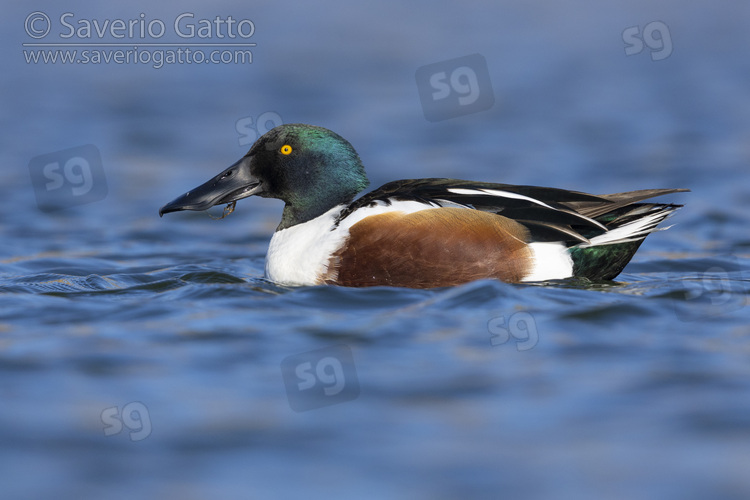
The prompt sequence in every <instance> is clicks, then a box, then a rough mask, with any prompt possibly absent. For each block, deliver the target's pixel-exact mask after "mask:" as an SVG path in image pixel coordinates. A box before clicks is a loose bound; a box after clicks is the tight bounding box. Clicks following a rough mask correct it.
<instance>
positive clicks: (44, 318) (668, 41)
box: [0, 0, 750, 499]
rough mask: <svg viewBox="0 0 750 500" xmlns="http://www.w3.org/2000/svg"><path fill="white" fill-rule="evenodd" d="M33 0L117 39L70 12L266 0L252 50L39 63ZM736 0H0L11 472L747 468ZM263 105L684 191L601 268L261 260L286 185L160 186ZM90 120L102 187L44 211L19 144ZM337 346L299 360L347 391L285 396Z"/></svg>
mask: <svg viewBox="0 0 750 500" xmlns="http://www.w3.org/2000/svg"><path fill="white" fill-rule="evenodd" d="M33 12H41V13H44V14H45V15H47V16H48V18H49V19H50V20H51V30H50V32H49V33H48V34H47V36H46V37H44V38H43V39H41V41H42V42H55V43H59V42H71V41H75V42H85V43H90V42H98V43H104V42H121V40H118V39H114V38H112V37H111V36H105V37H104V38H102V39H99V38H98V37H97V36H96V34H94V35H92V38H91V39H78V38H79V37H77V36H74V37H72V38H70V39H63V38H61V36H60V35H61V34H64V33H65V32H66V29H65V27H64V26H63V25H61V23H60V21H59V20H60V16H61V15H62V14H64V13H67V12H70V13H72V14H73V16H70V17H68V18H66V19H68V22H69V23H72V24H74V25H75V26H76V27H79V26H80V25H79V24H77V23H78V22H79V21H80V20H90V21H91V20H97V21H98V22H99V23H103V22H104V20H115V19H123V20H126V21H127V20H138V19H141V17H139V16H140V15H141V14H144V16H143V19H144V20H145V22H148V21H151V20H155V19H159V20H163V22H164V24H165V26H166V28H167V34H166V35H165V36H164V37H163V38H161V39H159V40H157V41H158V42H180V43H182V42H185V40H181V39H179V37H175V36H174V33H173V30H172V23H173V22H174V20H175V19H176V18H177V17H178V16H179V15H180V14H182V13H192V14H194V17H193V18H188V19H192V20H193V21H194V23H196V24H197V22H198V20H200V19H209V20H213V19H215V18H216V17H217V16H218V17H219V18H222V19H226V18H227V17H228V16H232V17H233V18H234V19H236V20H241V19H249V20H252V22H253V23H254V26H255V33H254V34H253V35H252V37H250V38H249V39H248V40H247V41H249V42H251V43H255V44H257V45H256V46H254V47H252V63H251V64H240V63H237V64H234V63H230V64H187V63H185V64H165V65H164V66H163V67H161V68H159V69H156V68H154V67H153V65H152V64H133V63H131V64H115V63H109V64H105V63H102V64H63V63H61V62H58V63H56V64H52V63H48V64H44V63H37V64H34V63H27V62H26V61H27V59H26V57H28V54H29V53H30V52H33V51H36V50H40V49H38V48H33V47H24V46H22V44H24V43H34V42H37V43H38V42H39V41H40V39H34V38H32V36H30V35H29V34H28V33H27V31H26V30H25V21H26V20H27V19H28V18H29V15H30V14H31V13H33ZM43 22H44V21H43V20H42V21H37V24H33V26H32V28H33V29H36V30H40V29H43V28H44V25H43ZM39 23H42V24H39ZM654 23H657V24H654ZM659 23H660V24H659ZM749 23H750V5H749V4H747V2H743V1H740V0H735V1H731V0H728V1H725V2H709V1H706V0H698V1H696V2H690V3H689V4H688V3H685V2H678V1H676V0H661V1H657V2H647V1H644V0H636V1H632V0H629V1H618V2H590V1H573V2H565V3H558V2H541V3H540V2H535V3H528V2H521V1H503V2H498V3H497V4H494V5H490V4H488V3H487V2H471V1H469V2H461V3H452V2H412V3H403V2H380V3H379V4H378V5H377V6H369V7H364V6H361V5H353V4H351V3H347V2H332V1H331V2H322V3H320V2H319V3H314V4H309V5H308V4H303V3H287V2H253V3H250V4H248V3H247V2H235V1H217V2H212V3H211V4H210V5H208V4H205V3H199V2H193V1H186V2H180V3H172V4H170V5H161V4H155V3H153V2H143V1H139V0H136V1H134V2H128V3H127V4H125V3H123V4H120V5H107V4H102V3H99V4H97V3H94V2H81V1H72V2H71V1H69V2H66V3H65V4H59V3H57V2H48V1H44V2H37V3H36V4H33V5H31V4H25V5H23V6H22V5H21V4H15V5H6V6H5V8H4V15H3V16H2V19H1V20H0V26H2V35H0V37H2V44H1V46H0V51H1V52H0V54H2V60H3V62H4V64H3V66H4V71H3V72H2V73H3V76H2V77H0V89H1V92H0V102H2V110H3V112H2V114H0V127H1V128H2V134H0V144H1V145H2V147H0V161H1V164H2V184H0V195H1V196H0V203H1V204H2V211H0V228H2V235H3V236H2V239H0V401H2V403H0V485H1V486H2V491H3V498H49V497H51V496H53V495H54V496H55V497H56V498H89V497H94V496H97V497H101V496H105V497H107V498H132V497H139V498H147V497H150V498H167V497H168V498H177V497H180V498H271V497H273V498H298V497H303V496H304V497H308V498H313V497H314V498H319V497H326V498H331V497H333V498H340V497H358V498H359V497H362V498H386V497H389V498H430V499H434V498H456V497H467V498H497V497H514V498H549V497H554V498H575V499H580V498H602V497H606V498H634V497H638V498H654V499H657V498H658V499H664V498H680V499H689V498H696V499H697V498H748V495H750V480H749V479H748V477H749V476H748V467H749V465H748V464H750V445H749V444H748V443H749V442H750V379H749V377H750V362H749V361H750V327H748V323H749V321H748V320H749V319H750V314H749V313H748V311H750V308H748V307H747V296H748V289H749V288H750V286H749V285H748V253H749V250H748V247H749V246H750V238H749V237H748V232H747V227H748V210H747V207H748V203H749V202H750V169H749V168H748V167H749V163H750V90H749V89H750V87H749V86H748V82H749V81H750V59H748V57H747V54H748V49H750V35H748V32H747V26H748V24H749ZM27 27H28V24H27ZM125 41H126V42H127V43H128V44H131V45H132V46H137V45H138V43H141V44H142V43H143V42H144V41H143V40H135V41H132V40H130V39H126V40H125ZM234 41H236V40H234ZM188 42H193V43H225V42H227V39H226V38H224V39H221V38H219V37H218V35H217V34H216V33H214V34H213V35H212V36H211V37H210V38H206V39H203V38H197V37H195V38H194V39H191V40H188ZM639 43H640V45H639ZM130 48H131V46H130V45H128V47H126V49H130ZM77 49H78V50H81V48H77ZM24 50H26V51H27V52H26V53H24ZM138 50H146V48H145V47H142V46H141V47H139V49H138ZM626 51H627V52H626ZM477 53H478V54H481V55H482V56H483V57H484V59H485V60H486V63H487V68H488V73H489V79H490V81H491V86H492V90H493V94H494V105H492V106H491V108H490V109H488V110H485V111H481V112H476V113H471V114H467V115H463V116H456V117H453V118H449V119H445V120H442V121H436V122H430V121H428V120H426V119H425V115H424V112H423V108H422V105H421V103H420V96H419V88H418V86H417V82H416V80H415V73H416V71H417V69H418V68H420V67H423V66H425V65H429V64H434V63H440V62H442V61H446V60H449V59H453V58H457V57H462V56H466V55H470V54H477ZM628 53H629V54H630V55H628ZM260 117H266V118H267V117H272V118H274V119H279V120H282V121H283V122H285V123H292V122H305V123H311V124H316V125H321V126H325V127H327V128H330V129H332V130H334V131H336V132H338V133H339V134H341V135H343V136H344V137H346V138H347V139H348V140H349V141H350V142H351V143H352V144H353V145H354V146H355V148H356V149H357V150H358V152H359V153H360V155H361V157H362V159H363V162H364V163H365V166H366V167H367V168H368V172H369V175H370V179H371V181H372V186H373V187H377V186H379V185H380V184H382V183H384V182H387V181H389V180H394V179H398V178H418V177H443V176H444V177H458V178H468V179H474V180H484V181H497V182H506V183H518V184H536V185H545V186H555V187H560V188H567V189H575V190H583V191H587V192H592V193H607V192H616V191H627V190H632V189H641V188H656V187H683V188H690V189H691V190H692V192H691V193H689V194H682V195H675V196H672V197H669V199H668V201H674V202H678V203H685V205H686V206H685V208H683V209H682V210H680V211H679V212H678V214H677V215H676V216H675V217H674V218H673V219H672V221H673V222H674V224H675V225H674V227H672V228H671V229H670V230H669V231H664V232H660V233H658V234H655V235H653V236H651V237H649V238H648V240H647V241H646V243H645V244H644V245H643V246H642V248H641V250H640V251H639V253H638V254H637V255H636V257H635V258H634V259H633V261H632V263H631V264H630V265H629V266H628V267H627V268H626V269H625V272H624V273H623V274H622V275H621V276H620V277H619V278H618V280H617V282H616V283H612V284H599V285H594V286H589V285H585V284H581V283H576V282H569V283H554V284H549V285H547V286H530V285H523V286H519V285H508V284H503V283H497V282H492V281H482V282H476V283H471V284H467V285H465V286H461V287H456V288H453V289H439V290H426V291H425V290H419V291H414V290H400V289H388V288H377V289H344V288H332V287H311V288H299V289H288V288H284V287H278V286H275V285H273V284H270V283H267V282H265V281H263V279H262V276H263V263H264V257H265V250H266V247H267V243H268V240H269V239H270V236H271V234H272V232H273V230H274V228H275V226H276V224H278V221H279V218H280V212H281V206H280V203H279V202H278V201H276V200H264V199H249V200H245V201H241V202H240V203H238V205H237V209H236V211H235V213H234V214H232V215H231V216H229V217H227V218H226V219H224V220H222V221H220V222H217V221H214V220H212V219H210V218H209V217H207V216H206V214H204V213H189V214H176V215H171V216H168V217H166V218H164V219H160V218H159V217H158V214H157V211H158V208H159V207H160V206H161V205H163V204H164V203H166V202H167V201H169V200H171V199H172V198H174V197H175V196H176V195H178V194H181V193H183V192H184V191H186V190H188V189H190V188H192V187H194V186H196V185H197V184H199V183H202V182H203V181H205V180H207V179H208V178H210V177H211V176H213V175H215V174H216V173H218V172H219V171H220V170H222V169H224V168H225V167H227V166H228V165H230V164H231V163H233V162H234V161H235V160H236V159H238V158H239V157H240V156H241V155H243V154H244V153H245V151H246V150H247V149H248V148H249V144H250V143H251V142H252V140H253V139H254V138H255V135H256V132H257V131H258V130H259V129H258V128H257V126H256V123H257V121H258V119H259V118H260ZM254 127H255V128H254ZM261 131H262V130H261ZM83 145H93V146H94V147H95V148H96V150H97V151H98V152H99V153H100V155H101V167H102V171H103V173H104V176H97V177H96V178H95V179H94V182H95V183H96V185H95V187H96V189H97V190H98V191H97V192H98V193H99V195H100V196H99V199H98V201H92V202H91V203H86V204H81V205H77V206H70V207H67V208H65V207H63V209H60V210H54V211H49V210H46V211H45V210H42V209H41V208H44V207H41V206H40V204H39V198H38V196H39V195H40V196H41V197H42V201H44V199H45V198H44V197H45V196H51V195H50V193H49V192H48V191H41V192H35V187H34V186H35V185H34V184H33V183H32V176H31V175H32V171H33V170H34V168H33V165H35V163H34V162H35V161H37V163H38V161H39V160H38V157H41V156H43V155H50V154H51V155H52V156H51V158H52V159H53V160H54V156H55V155H59V157H60V158H61V160H60V161H61V162H64V160H65V154H66V153H59V152H60V151H66V150H69V149H71V148H78V147H80V146H83ZM35 159H37V160H35ZM61 165H62V164H61ZM61 168H62V167H61ZM60 172H63V170H60ZM72 172H73V174H72V175H73V176H72V177H71V179H75V178H76V177H75V175H74V174H75V173H76V172H77V171H74V170H72ZM69 180H70V179H69ZM70 182H73V181H72V180H71V181H70ZM37 187H38V186H37ZM72 200H73V198H70V199H67V200H66V199H63V204H65V202H66V201H68V202H72ZM665 200H666V198H665ZM218 213H220V210H219V211H218V212H214V214H215V215H218ZM337 346H338V347H337ZM342 346H343V347H342ZM332 349H339V350H340V349H344V350H343V351H335V352H348V353H350V356H351V358H347V359H343V358H341V359H339V360H338V361H340V363H339V365H338V368H340V369H342V370H343V371H341V370H339V371H336V370H335V369H334V368H336V366H334V365H332V364H331V365H325V366H324V367H323V371H322V373H318V376H319V377H318V378H319V380H318V383H319V384H322V385H326V384H332V383H334V382H335V381H336V380H335V379H336V378H337V377H338V382H342V381H343V383H344V385H345V391H344V392H342V393H341V394H342V395H343V396H344V397H342V398H339V399H337V400H326V399H325V397H324V396H321V397H320V398H318V399H317V400H314V401H313V405H315V404H318V406H320V407H316V408H311V409H308V410H306V411H295V410H294V409H293V408H292V404H293V403H294V402H295V399H294V398H296V397H298V396H299V393H297V392H295V388H294V384H290V383H289V380H291V379H290V378H289V377H290V376H291V375H290V372H288V371H284V370H282V361H284V360H296V359H298V358H295V356H296V357H299V356H302V358H305V356H308V357H309V359H310V360H311V365H310V366H313V367H315V366H314V365H315V364H316V363H317V366H321V365H320V364H319V363H320V362H322V361H320V360H319V359H317V358H315V354H310V353H315V352H318V353H320V352H322V353H332V352H334V351H333V350H332ZM321 350H322V351H321ZM329 368H330V369H331V370H328V369H329ZM311 373H312V372H311ZM355 381H356V382H357V387H355V386H354V385H352V384H354V382H355ZM347 384H348V385H347ZM333 403H336V404H333Z"/></svg>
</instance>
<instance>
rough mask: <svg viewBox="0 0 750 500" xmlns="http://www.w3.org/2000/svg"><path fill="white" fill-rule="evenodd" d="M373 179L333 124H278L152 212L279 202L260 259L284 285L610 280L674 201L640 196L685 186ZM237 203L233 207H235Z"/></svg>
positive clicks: (269, 275) (419, 285)
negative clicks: (615, 189) (606, 188)
mask: <svg viewBox="0 0 750 500" xmlns="http://www.w3.org/2000/svg"><path fill="white" fill-rule="evenodd" d="M368 184H369V181H368V180H367V176H366V174H365V169H364V166H363V165H362V162H361V160H360V158H359V155H358V154H357V152H356V151H355V150H354V148H353V147H352V145H351V144H349V142H347V141H346V140H345V139H344V138H342V137H341V136H339V135H338V134H336V133H334V132H331V131H330V130H327V129H325V128H322V127H315V126H312V125H304V124H287V125H281V126H279V127H276V128H274V129H273V130H271V131H269V132H268V133H266V134H265V135H263V137H261V138H260V139H258V141H257V142H256V143H255V144H253V146H252V147H251V148H250V151H248V153H247V154H246V155H245V156H244V157H243V158H241V159H240V160H239V161H238V162H237V163H235V164H234V165H232V166H231V167H229V168H227V169H226V170H224V171H223V172H221V173H220V174H219V175H217V176H216V177H214V178H213V179H211V180H209V181H208V182H206V183H204V184H202V185H201V186H199V187H197V188H195V189H193V190H191V191H189V192H187V193H185V194H183V195H182V196H179V197H178V198H176V199H175V200H173V201H171V202H169V203H167V204H166V205H164V206H163V207H162V208H161V209H160V210H159V215H160V216H161V215H164V214H165V213H169V212H176V211H180V210H206V209H208V208H210V207H212V206H214V205H220V204H224V203H234V202H235V201H237V200H240V199H242V198H247V197H248V196H253V195H257V196H262V197H267V198H278V199H280V200H282V201H284V202H285V203H286V205H285V206H284V212H283V214H282V217H281V223H280V224H279V226H278V228H277V229H276V232H275V233H274V235H273V237H272V238H271V243H270V245H269V248H268V255H267V257H266V277H267V278H268V279H270V280H272V281H274V282H277V283H280V284H285V285H320V284H334V285H343V286H357V287H361V286H377V285H390V286H401V287H412V288H431V287H441V286H452V285H458V284H460V283H466V282H468V281H472V280H476V279H481V278H497V279H500V280H503V281H507V282H529V281H545V280H553V279H563V278H569V277H584V278H588V279H591V280H611V279H613V278H615V276H617V275H618V274H619V273H620V272H621V271H622V269H623V268H624V267H625V265H626V264H627V263H628V262H629V261H630V259H631V258H632V257H633V254H635V252H636V250H637V249H638V247H639V246H640V244H641V243H642V242H643V240H644V239H645V238H646V236H648V235H649V234H650V233H651V232H653V231H655V230H657V225H658V224H659V223H660V222H662V221H663V220H664V219H666V218H667V217H669V216H670V215H671V214H672V213H673V212H674V211H675V210H676V209H678V208H679V207H681V205H674V204H663V203H637V202H639V201H641V200H645V199H647V198H651V197H654V196H659V195H664V194H668V193H675V192H679V191H687V190H686V189H646V190H641V191H630V192H627V193H616V194H605V195H591V194H586V193H581V192H577V191H567V190H564V189H555V188H545V187H535V186H513V185H508V184H496V183H489V182H474V181H465V180H456V179H410V180H401V181H395V182H389V183H388V184H385V185H384V186H382V187H381V188H379V189H376V190H375V191H372V192H370V193H367V194H365V195H363V196H361V197H360V198H358V199H356V200H354V198H355V196H356V195H357V194H358V193H360V192H361V191H362V190H363V189H365V187H367V185H368ZM232 208H233V205H232Z"/></svg>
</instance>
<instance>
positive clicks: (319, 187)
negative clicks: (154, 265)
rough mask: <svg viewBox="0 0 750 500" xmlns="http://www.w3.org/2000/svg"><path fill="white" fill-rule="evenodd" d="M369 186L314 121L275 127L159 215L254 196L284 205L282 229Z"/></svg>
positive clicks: (338, 140) (345, 147) (337, 139)
mask: <svg viewBox="0 0 750 500" xmlns="http://www.w3.org/2000/svg"><path fill="white" fill-rule="evenodd" d="M368 184H369V181H368V180H367V175H366V174H365V169H364V167H363V166H362V162H361V161H360V159H359V155H357V152H356V151H355V150H354V148H353V147H352V145H351V144H349V142H348V141H347V140H346V139H344V138H343V137H341V136H339V135H338V134H336V133H334V132H331V131H330V130H328V129H325V128H322V127H315V126H313V125H305V124H288V125H280V126H278V127H276V128H274V129H272V130H270V131H269V132H268V133H266V134H265V135H263V136H262V137H261V138H260V139H258V140H257V141H256V142H255V144H253V146H252V147H251V148H250V151H248V152H247V154H246V155H245V156H244V157H242V158H241V159H240V160H239V161H238V162H237V163H235V164H234V165H232V166H231V167H229V168H227V169H226V170H224V171H223V172H221V173H220V174H219V175H217V176H216V177H214V178H213V179H211V180H209V181H208V182H206V183H204V184H201V185H200V186H198V187H197V188H195V189H192V190H190V191H188V192H187V193H185V194H183V195H182V196H179V197H177V198H175V199H174V200H172V201H170V202H169V203H167V204H166V205H164V206H163V207H161V209H159V215H160V216H162V215H164V214H166V213H169V212H178V211H180V210H207V209H208V208H211V207H213V206H214V205H222V204H225V203H230V202H233V201H236V200H241V199H242V198H247V197H248V196H253V195H257V196H262V197H264V198H278V199H280V200H283V201H284V202H285V203H286V206H285V207H284V214H283V216H282V220H281V224H280V225H279V229H284V228H287V227H290V226H293V225H295V224H299V223H302V222H307V221H309V220H311V219H314V218H315V217H318V216H319V215H322V214H323V213H325V212H327V211H328V210H330V209H331V208H333V207H335V206H336V205H339V204H341V203H348V202H349V201H351V200H352V199H353V198H354V196H356V194H357V193H359V192H360V191H362V190H363V189H364V188H366V187H367V185H368Z"/></svg>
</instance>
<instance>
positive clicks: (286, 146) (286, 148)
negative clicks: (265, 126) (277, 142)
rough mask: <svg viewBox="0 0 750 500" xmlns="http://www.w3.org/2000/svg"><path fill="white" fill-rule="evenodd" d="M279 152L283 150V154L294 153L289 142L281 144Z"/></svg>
mask: <svg viewBox="0 0 750 500" xmlns="http://www.w3.org/2000/svg"><path fill="white" fill-rule="evenodd" d="M279 152H281V154H283V155H290V154H292V147H291V146H290V145H289V144H284V145H283V146H281V149H280V150H279Z"/></svg>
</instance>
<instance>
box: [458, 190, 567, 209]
mask: <svg viewBox="0 0 750 500" xmlns="http://www.w3.org/2000/svg"><path fill="white" fill-rule="evenodd" d="M448 191H449V192H451V193H453V194H467V195H480V196H481V195H486V194H488V195H490V196H499V197H501V198H513V199H516V200H526V201H530V202H532V203H536V204H537V205H541V206H543V207H545V208H549V209H550V210H556V209H555V208H552V207H551V206H549V205H547V204H546V203H543V202H541V201H539V200H535V199H534V198H529V197H528V196H524V195H522V194H517V193H510V192H508V191H499V190H497V189H464V188H449V189H448Z"/></svg>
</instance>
